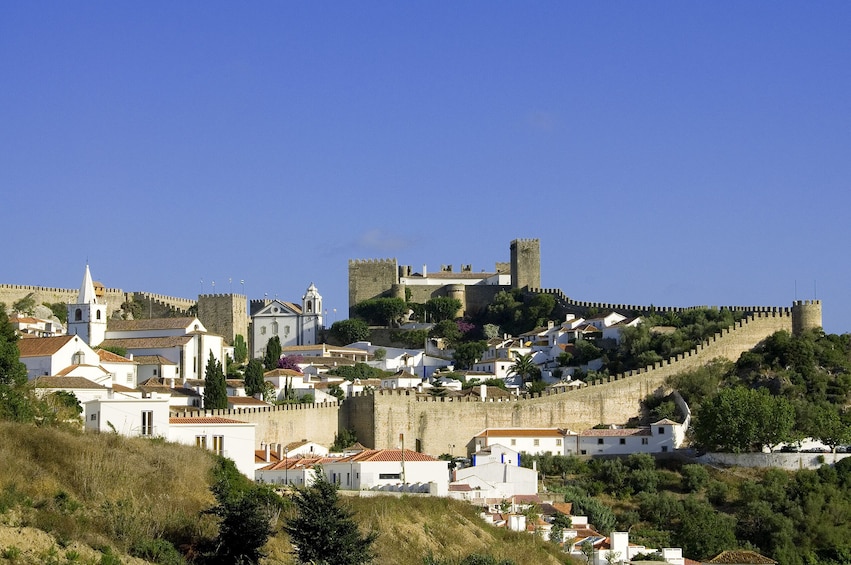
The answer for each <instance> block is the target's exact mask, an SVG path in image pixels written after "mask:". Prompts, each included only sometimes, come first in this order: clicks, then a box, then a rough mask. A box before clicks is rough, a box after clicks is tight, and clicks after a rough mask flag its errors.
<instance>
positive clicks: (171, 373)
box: [132, 355, 180, 385]
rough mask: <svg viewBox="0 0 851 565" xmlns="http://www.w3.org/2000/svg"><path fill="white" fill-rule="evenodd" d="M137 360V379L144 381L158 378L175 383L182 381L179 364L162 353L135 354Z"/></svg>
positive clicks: (134, 359) (139, 381)
mask: <svg viewBox="0 0 851 565" xmlns="http://www.w3.org/2000/svg"><path fill="white" fill-rule="evenodd" d="M132 359H133V361H135V362H136V367H137V368H136V381H137V383H143V382H145V381H147V380H149V379H158V380H160V381H161V382H163V383H168V384H171V385H173V384H174V383H180V375H179V373H178V365H177V363H175V362H174V361H172V360H170V359H168V358H166V357H163V356H162V355H134V356H132Z"/></svg>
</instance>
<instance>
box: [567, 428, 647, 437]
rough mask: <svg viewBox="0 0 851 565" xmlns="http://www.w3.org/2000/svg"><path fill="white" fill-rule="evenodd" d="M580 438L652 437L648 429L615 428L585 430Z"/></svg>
mask: <svg viewBox="0 0 851 565" xmlns="http://www.w3.org/2000/svg"><path fill="white" fill-rule="evenodd" d="M579 435H580V436H584V437H625V436H649V435H653V432H652V430H651V429H650V428H617V429H611V428H606V429H601V430H597V429H593V428H592V429H590V430H585V431H584V432H582V433H581V434H579Z"/></svg>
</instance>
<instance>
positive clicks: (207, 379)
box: [204, 351, 228, 410]
mask: <svg viewBox="0 0 851 565" xmlns="http://www.w3.org/2000/svg"><path fill="white" fill-rule="evenodd" d="M227 407H228V389H227V383H226V382H225V372H224V370H223V369H222V364H221V362H220V361H218V360H217V359H216V358H215V357H214V356H213V352H212V351H211V352H210V358H209V359H208V360H207V367H206V369H205V371H204V408H205V409H206V410H216V409H221V408H227Z"/></svg>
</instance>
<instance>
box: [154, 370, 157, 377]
mask: <svg viewBox="0 0 851 565" xmlns="http://www.w3.org/2000/svg"><path fill="white" fill-rule="evenodd" d="M154 376H155V377H156V376H157V370H156V369H154Z"/></svg>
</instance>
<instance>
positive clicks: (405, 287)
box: [349, 239, 541, 316]
mask: <svg viewBox="0 0 851 565" xmlns="http://www.w3.org/2000/svg"><path fill="white" fill-rule="evenodd" d="M540 286H541V244H540V241H539V240H537V239H515V240H514V241H512V242H511V258H510V261H509V262H503V263H497V264H496V266H495V268H494V270H493V271H492V272H485V271H482V272H479V273H476V272H473V267H472V265H470V264H467V265H462V266H461V270H460V271H455V270H454V269H453V267H452V265H441V267H440V270H439V271H437V272H433V273H430V272H429V271H428V269H427V268H426V266H425V265H423V268H422V272H419V273H417V272H413V270H412V268H411V267H410V266H409V265H401V266H399V265H397V264H396V259H369V260H357V259H353V260H350V261H349V315H350V316H351V315H352V308H353V307H354V306H355V305H356V304H358V303H360V302H363V301H364V300H369V299H372V298H387V297H397V298H401V299H403V300H404V299H406V296H409V297H410V298H409V299H410V300H411V301H412V302H420V303H423V302H426V301H428V300H429V299H431V298H437V297H439V296H447V297H450V298H456V299H458V300H459V301H460V302H461V311H462V313H463V314H469V313H473V312H476V311H479V310H481V309H483V308H485V307H487V306H488V304H490V303H491V302H493V298H494V296H496V294H497V293H498V292H500V291H503V290H510V289H515V288H517V289H537V288H539V287H540Z"/></svg>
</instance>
